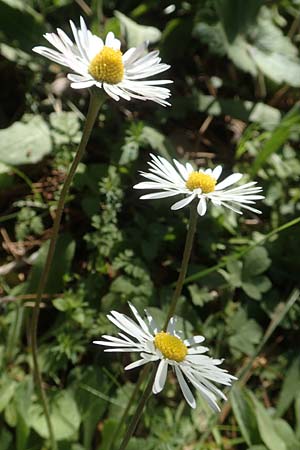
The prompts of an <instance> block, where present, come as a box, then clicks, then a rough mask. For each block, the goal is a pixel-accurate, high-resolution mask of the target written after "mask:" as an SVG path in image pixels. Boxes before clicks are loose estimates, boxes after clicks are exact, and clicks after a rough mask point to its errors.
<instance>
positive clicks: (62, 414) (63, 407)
mask: <svg viewBox="0 0 300 450" xmlns="http://www.w3.org/2000/svg"><path fill="white" fill-rule="evenodd" d="M30 416H31V425H32V427H33V429H34V430H35V431H36V433H37V434H38V435H39V436H41V437H43V438H48V428H47V425H46V420H45V417H44V414H43V410H42V409H41V406H40V405H39V404H36V405H33V406H32V408H31V410H30ZM50 416H51V420H52V425H53V428H54V430H55V437H56V439H57V440H58V441H60V440H64V439H71V438H73V437H74V436H75V435H76V433H77V431H78V429H79V426H80V422H81V418H80V415H79V411H78V408H77V404H76V402H75V400H74V398H73V394H72V392H71V391H68V390H63V391H60V392H58V393H57V394H56V395H55V396H54V397H53V398H52V399H50Z"/></svg>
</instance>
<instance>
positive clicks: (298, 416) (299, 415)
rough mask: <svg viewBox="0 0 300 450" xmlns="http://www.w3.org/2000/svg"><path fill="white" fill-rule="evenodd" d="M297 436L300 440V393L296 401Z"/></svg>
mask: <svg viewBox="0 0 300 450" xmlns="http://www.w3.org/2000/svg"><path fill="white" fill-rule="evenodd" d="M295 417H296V436H297V438H298V439H299V440H300V393H299V392H298V393H297V396H296V401H295Z"/></svg>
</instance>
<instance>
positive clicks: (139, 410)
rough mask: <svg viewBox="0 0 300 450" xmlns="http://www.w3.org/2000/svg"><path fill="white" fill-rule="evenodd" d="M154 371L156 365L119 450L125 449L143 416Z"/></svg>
mask: <svg viewBox="0 0 300 450" xmlns="http://www.w3.org/2000/svg"><path fill="white" fill-rule="evenodd" d="M155 369H156V365H154V366H153V368H152V373H151V376H150V378H149V381H148V384H147V386H146V388H145V390H144V392H143V395H142V396H141V398H140V401H139V403H138V405H137V408H136V411H135V413H134V416H133V417H132V419H131V421H130V423H129V426H128V428H127V431H126V434H125V436H124V438H123V441H122V443H121V445H120V447H119V450H125V449H126V447H127V445H128V442H129V441H130V438H131V436H132V435H133V433H134V431H135V429H136V426H137V424H138V422H139V420H140V418H141V416H142V414H143V410H144V407H145V404H146V402H147V400H148V398H149V397H150V394H151V390H152V385H153V381H154V378H155V372H156V370H155Z"/></svg>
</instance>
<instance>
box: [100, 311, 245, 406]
mask: <svg viewBox="0 0 300 450" xmlns="http://www.w3.org/2000/svg"><path fill="white" fill-rule="evenodd" d="M129 306H130V308H131V311H132V313H133V315H134V317H135V319H136V322H135V321H134V320H132V319H131V318H130V317H128V316H126V315H125V314H121V313H119V312H117V311H111V313H110V314H109V315H108V316H107V317H108V318H109V320H110V321H111V322H112V323H113V324H115V325H116V326H117V327H118V328H119V329H120V330H121V331H120V332H119V333H118V337H115V336H109V335H103V336H102V340H101V341H94V344H98V345H104V346H105V347H108V348H107V349H105V350H104V351H105V352H136V353H139V354H140V359H138V360H137V361H135V362H133V363H131V364H129V365H128V366H126V367H125V370H129V369H134V368H135V367H138V366H142V365H143V364H147V363H149V362H154V361H157V362H158V366H157V371H156V375H155V379H154V383H153V387H152V392H153V393H154V394H158V393H159V392H161V391H162V390H163V388H164V386H165V382H166V378H167V372H168V367H169V366H170V367H171V368H172V369H173V371H174V372H175V374H176V377H177V379H178V382H179V385H180V388H181V391H182V393H183V396H184V398H185V399H186V401H187V403H188V404H189V405H190V406H191V407H192V408H195V407H196V401H195V398H194V395H193V394H192V391H191V389H190V387H189V384H191V385H193V386H194V387H195V388H196V389H197V390H198V391H199V392H200V394H201V395H202V397H203V398H204V399H205V400H206V401H207V403H208V404H209V406H210V407H211V408H213V409H214V410H215V411H220V408H219V406H218V404H217V397H221V398H223V399H224V400H226V397H225V395H224V394H223V392H222V391H220V389H218V388H217V387H216V386H215V385H214V383H220V384H224V385H226V386H230V385H231V383H232V380H235V379H236V378H235V377H234V376H232V375H230V374H228V373H227V371H226V370H224V369H220V368H219V367H218V366H219V365H220V364H221V363H222V362H223V360H222V359H213V358H210V357H209V356H207V355H204V353H206V352H207V351H208V348H207V347H203V346H202V345H199V344H201V343H202V342H203V341H204V337H203V336H193V337H191V338H189V339H182V337H181V335H182V333H181V332H178V331H176V318H175V317H172V318H171V319H170V321H169V324H168V327H167V330H166V331H159V329H158V328H157V326H156V324H155V321H154V319H153V317H152V316H151V315H150V314H149V313H148V312H147V311H145V313H146V319H145V320H144V319H142V317H141V316H140V314H139V313H138V311H137V310H136V308H135V307H134V306H133V305H132V304H130V303H129ZM188 383H189V384H188Z"/></svg>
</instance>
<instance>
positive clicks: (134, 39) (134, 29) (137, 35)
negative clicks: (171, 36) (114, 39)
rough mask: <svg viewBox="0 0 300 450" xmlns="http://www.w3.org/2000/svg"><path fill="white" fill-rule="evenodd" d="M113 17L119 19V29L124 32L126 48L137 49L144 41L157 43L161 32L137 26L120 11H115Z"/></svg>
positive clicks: (152, 28) (153, 28)
mask: <svg viewBox="0 0 300 450" xmlns="http://www.w3.org/2000/svg"><path fill="white" fill-rule="evenodd" d="M115 16H116V17H117V18H118V19H119V21H120V23H121V28H123V30H124V31H125V35H126V42H127V46H128V47H137V46H138V45H140V44H142V43H143V42H145V41H148V42H150V43H151V44H152V43H155V42H157V41H159V39H160V37H161V32H160V31H159V29H158V28H155V27H149V26H145V25H139V24H137V23H136V22H134V20H132V19H130V18H129V17H127V16H125V14H123V13H121V12H120V11H115Z"/></svg>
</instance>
